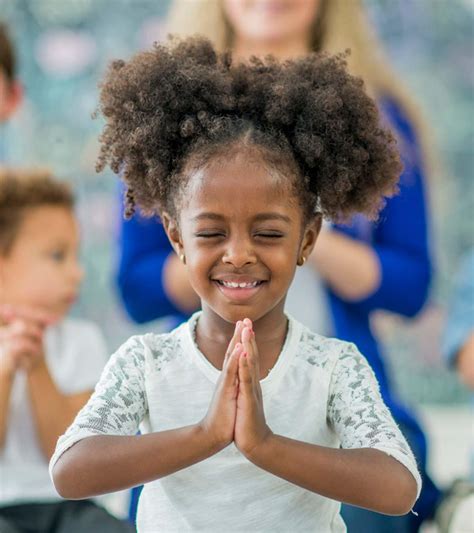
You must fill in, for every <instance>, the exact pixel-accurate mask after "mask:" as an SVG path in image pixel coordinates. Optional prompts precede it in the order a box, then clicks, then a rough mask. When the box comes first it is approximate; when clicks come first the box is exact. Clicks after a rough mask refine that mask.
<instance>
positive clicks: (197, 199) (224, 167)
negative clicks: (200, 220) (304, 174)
mask: <svg viewBox="0 0 474 533" xmlns="http://www.w3.org/2000/svg"><path fill="white" fill-rule="evenodd" d="M293 179H294V177H293V176H285V175H284V174H282V173H280V172H278V171H277V170H276V169H274V168H272V167H271V166H270V165H268V164H266V163H265V162H264V161H263V159H262V160H258V159H255V158H254V157H252V158H249V159H246V158H245V154H239V155H237V156H235V155H234V156H232V157H231V158H230V159H229V160H227V161H226V160H224V159H222V158H221V159H220V160H219V161H218V162H216V163H211V164H208V165H206V166H204V167H202V168H200V169H198V170H196V171H194V172H192V173H191V174H190V175H189V180H188V183H187V187H186V189H187V191H186V195H185V196H186V200H187V203H188V204H196V203H201V204H202V203H209V202H210V203H214V202H218V201H219V200H222V201H225V202H227V201H229V200H231V201H232V202H231V203H233V204H235V203H239V202H243V203H249V202H252V203H258V202H263V203H265V202H269V201H270V202H272V203H277V204H278V203H285V202H288V199H289V198H288V196H289V194H291V193H292V194H294V193H293V187H292V180H293Z"/></svg>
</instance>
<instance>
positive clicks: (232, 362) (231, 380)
mask: <svg viewBox="0 0 474 533" xmlns="http://www.w3.org/2000/svg"><path fill="white" fill-rule="evenodd" d="M242 350H243V347H242V344H241V343H237V344H236V346H235V348H234V350H233V352H232V353H231V354H230V357H229V358H228V359H227V361H226V363H225V365H224V367H223V372H224V382H225V384H226V385H234V384H235V380H236V378H237V377H238V368H239V358H240V355H241V354H242Z"/></svg>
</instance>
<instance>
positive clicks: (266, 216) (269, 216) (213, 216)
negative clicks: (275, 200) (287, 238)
mask: <svg viewBox="0 0 474 533" xmlns="http://www.w3.org/2000/svg"><path fill="white" fill-rule="evenodd" d="M224 218H225V217H223V216H222V215H219V214H218V213H200V214H199V215H197V216H195V217H193V219H192V220H193V221H195V222H197V221H199V220H224ZM254 220H255V221H256V222H261V221H265V220H282V221H283V222H286V223H288V224H289V223H290V222H291V219H290V217H287V216H286V215H281V214H280V213H259V214H258V215H257V216H255V217H254Z"/></svg>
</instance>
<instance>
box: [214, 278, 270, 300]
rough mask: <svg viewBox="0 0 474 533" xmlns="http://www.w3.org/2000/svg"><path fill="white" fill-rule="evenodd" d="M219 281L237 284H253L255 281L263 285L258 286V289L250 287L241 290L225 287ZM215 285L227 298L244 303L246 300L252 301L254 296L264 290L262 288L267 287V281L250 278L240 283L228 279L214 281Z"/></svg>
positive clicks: (234, 279) (233, 279)
mask: <svg viewBox="0 0 474 533" xmlns="http://www.w3.org/2000/svg"><path fill="white" fill-rule="evenodd" d="M219 281H234V282H235V283H252V282H253V281H260V282H261V283H260V284H259V285H257V286H256V287H249V288H241V287H226V286H225V285H222V284H221V283H219ZM213 283H215V285H216V287H217V288H218V289H219V290H220V291H221V293H222V294H223V295H224V296H226V297H227V298H228V299H229V300H232V301H235V302H242V301H245V300H250V299H251V298H252V297H253V296H255V295H256V294H257V293H258V292H260V291H261V290H262V287H263V286H264V285H265V283H266V281H265V280H256V279H252V280H250V279H249V278H246V279H245V280H244V279H243V278H240V281H237V279H236V278H232V279H230V278H226V279H224V280H217V279H214V280H213Z"/></svg>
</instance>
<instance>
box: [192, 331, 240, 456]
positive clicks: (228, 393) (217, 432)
mask: <svg viewBox="0 0 474 533" xmlns="http://www.w3.org/2000/svg"><path fill="white" fill-rule="evenodd" d="M242 329H243V323H242V322H240V321H239V322H237V324H236V326H235V330H234V336H233V337H232V339H231V341H230V343H229V346H228V348H227V351H226V354H225V358H224V364H223V366H222V372H221V375H220V377H219V380H218V382H217V384H216V389H215V391H214V396H213V397H212V400H211V404H210V406H209V410H208V412H207V414H206V416H205V418H204V419H203V420H202V421H201V422H200V424H199V425H200V427H201V428H202V429H203V430H204V431H205V432H206V433H207V434H208V435H209V437H210V439H211V442H212V443H213V445H216V446H218V447H219V448H220V449H223V448H225V447H226V446H228V445H229V444H230V443H231V442H232V441H233V440H234V426H235V416H236V412H237V393H238V389H239V384H238V370H239V357H240V354H241V353H242V350H243V347H242V343H241V342H240V338H241V336H242Z"/></svg>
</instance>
